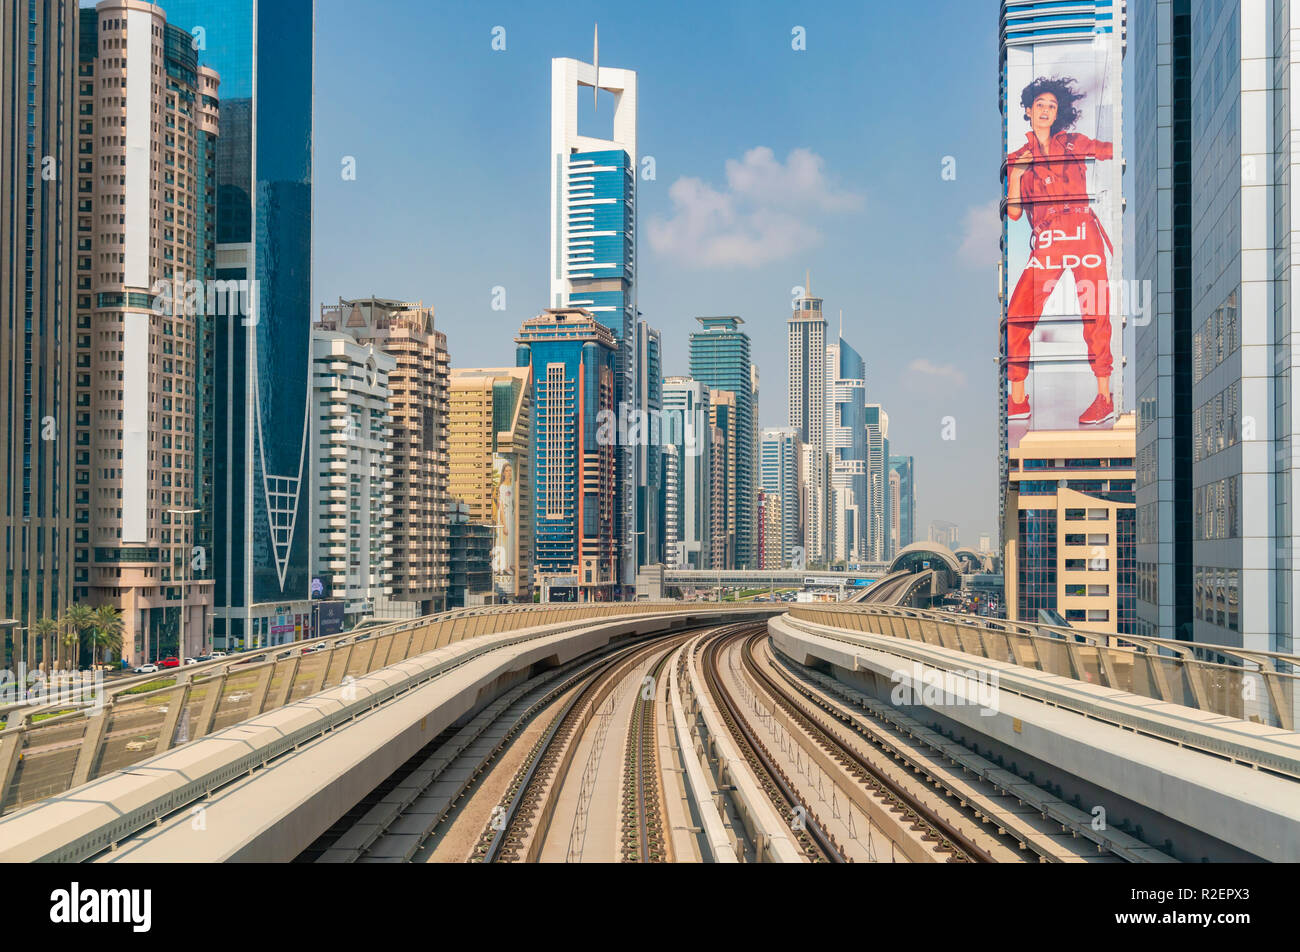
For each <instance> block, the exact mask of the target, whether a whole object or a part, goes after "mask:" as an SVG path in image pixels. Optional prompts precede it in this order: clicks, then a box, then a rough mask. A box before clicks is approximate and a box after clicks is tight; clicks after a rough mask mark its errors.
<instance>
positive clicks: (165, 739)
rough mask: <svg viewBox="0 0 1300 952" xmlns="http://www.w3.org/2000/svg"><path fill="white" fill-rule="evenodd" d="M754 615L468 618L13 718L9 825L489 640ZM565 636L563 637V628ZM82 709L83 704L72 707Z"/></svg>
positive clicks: (655, 610) (1, 750)
mask: <svg viewBox="0 0 1300 952" xmlns="http://www.w3.org/2000/svg"><path fill="white" fill-rule="evenodd" d="M702 608H707V610H708V611H710V612H714V611H721V612H727V611H730V610H748V611H750V612H752V611H753V606H743V605H742V606H734V608H733V607H729V606H726V605H713V604H709V605H707V606H705V605H702V604H691V603H681V602H669V603H648V602H611V603H607V604H583V605H512V606H497V607H485V608H477V609H460V610H457V611H452V612H445V613H443V614H440V615H432V616H428V617H426V618H421V619H415V620H413V621H407V622H402V623H399V624H395V625H386V626H383V627H376V628H371V629H368V630H366V631H364V632H363V633H360V634H356V633H353V634H348V635H344V636H336V637H332V638H324V639H314V640H309V641H303V642H293V643H291V644H287V645H280V646H277V647H275V648H271V649H264V650H257V651H253V652H249V653H248V655H249V656H251V657H252V658H253V659H257V658H261V657H266V658H267V659H268V660H264V661H257V660H254V661H253V662H252V663H249V662H248V661H246V660H242V659H241V656H238V655H235V656H232V657H229V658H226V659H222V660H221V661H219V662H209V663H205V664H204V665H201V666H193V667H190V668H175V669H171V670H170V671H165V672H161V673H160V674H157V675H152V676H150V677H149V678H141V679H135V680H136V681H142V682H144V684H142V685H139V686H146V687H147V686H148V684H149V683H153V682H157V681H169V682H174V683H168V684H167V685H165V686H160V687H159V688H157V689H156V690H150V691H146V692H141V693H127V692H126V691H119V692H118V693H116V694H114V695H113V696H111V697H101V698H98V699H96V700H95V701H94V702H87V703H82V704H79V705H75V710H71V711H69V712H67V713H61V714H57V715H56V716H52V717H49V718H48V719H47V720H42V721H40V722H39V723H29V717H28V715H27V714H26V713H24V712H23V711H22V710H21V709H18V708H11V709H10V710H9V711H8V714H7V717H8V722H7V726H6V728H5V730H4V731H3V732H0V814H3V813H8V812H11V811H13V810H15V809H18V808H20V807H22V806H25V805H27V804H29V803H34V802H36V801H38V800H43V799H46V798H48V797H51V796H55V795H57V794H60V793H63V792H64V791H66V790H69V789H71V788H73V787H77V786H80V785H81V784H83V783H86V782H87V781H89V780H93V779H95V778H96V777H99V776H102V775H104V774H106V773H110V772H111V771H114V770H120V769H122V768H124V767H129V766H131V765H132V764H135V763H138V762H140V761H142V760H146V759H148V758H150V757H153V756H155V755H156V754H160V753H162V752H164V751H167V750H170V749H172V748H173V747H176V746H179V745H180V744H184V743H187V742H189V741H192V740H196V739H198V738H200V737H203V736H205V735H207V734H211V733H213V732H214V731H219V730H222V729H224V728H226V727H229V726H231V725H232V724H237V723H239V722H240V721H244V720H247V719H248V718H250V717H255V716H257V715H259V714H262V713H265V712H267V711H271V710H274V709H276V708H278V707H281V706H282V705H285V704H289V703H292V702H294V701H297V700H300V699H301V698H304V697H308V696H310V695H312V694H316V693H318V692H320V691H323V690H326V689H328V688H332V687H337V686H338V685H340V684H343V683H344V682H346V681H347V680H348V679H355V678H358V677H361V676H362V675H365V674H369V673H370V672H372V671H376V670H378V669H379V668H383V667H386V666H388V665H392V664H397V663H398V662H401V661H405V660H407V659H408V658H413V657H416V656H418V655H421V654H423V653H425V652H428V651H433V650H434V649H436V648H442V647H444V646H446V645H449V644H454V643H456V642H459V641H463V640H465V639H468V638H473V637H476V636H478V635H490V634H499V633H502V632H508V631H516V630H522V629H526V628H535V627H539V626H562V625H568V626H569V627H582V626H584V625H587V624H592V623H595V622H599V621H603V620H606V619H615V618H620V617H623V616H628V615H649V614H654V615H662V614H669V613H678V612H691V611H694V612H699V611H700V610H701V609H702ZM561 630H562V629H561ZM69 706H73V705H69Z"/></svg>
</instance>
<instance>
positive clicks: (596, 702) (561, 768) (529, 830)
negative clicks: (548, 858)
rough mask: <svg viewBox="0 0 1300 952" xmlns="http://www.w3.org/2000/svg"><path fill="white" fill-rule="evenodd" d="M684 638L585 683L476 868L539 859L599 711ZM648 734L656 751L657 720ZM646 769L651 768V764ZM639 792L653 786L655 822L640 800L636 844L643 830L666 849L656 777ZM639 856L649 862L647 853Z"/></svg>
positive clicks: (532, 763) (527, 765)
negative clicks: (628, 679)
mask: <svg viewBox="0 0 1300 952" xmlns="http://www.w3.org/2000/svg"><path fill="white" fill-rule="evenodd" d="M686 637H687V634H686V633H682V634H679V635H677V636H674V637H673V638H670V639H660V640H658V641H656V642H654V643H652V644H649V645H638V646H635V647H632V648H628V649H624V650H623V651H622V652H619V653H618V654H617V655H616V656H615V657H613V658H610V659H609V660H607V661H606V662H605V663H604V664H602V665H601V666H600V669H599V670H598V671H596V672H594V673H592V674H591V675H589V676H588V677H587V679H586V682H585V684H584V685H583V686H582V688H581V690H579V691H578V692H576V693H575V694H574V695H573V696H572V697H571V698H570V699H569V700H568V701H567V702H566V703H565V704H564V707H563V709H562V710H560V711H559V712H558V713H557V714H556V715H555V716H554V718H553V719H552V721H551V723H550V725H549V727H548V728H547V730H546V732H545V733H544V734H543V735H542V736H541V737H540V738H539V739H538V740H537V742H536V743H535V744H534V746H533V749H532V750H531V751H530V752H529V753H528V755H527V757H526V758H525V760H524V763H523V764H522V765H521V766H520V767H519V769H518V770H517V771H516V773H515V776H514V778H513V779H512V780H511V783H510V785H509V787H508V788H507V790H506V795H505V797H504V798H503V803H502V804H501V806H500V808H499V811H498V812H496V814H495V815H494V816H493V818H492V820H491V821H490V822H489V823H488V825H487V828H486V829H484V831H483V833H482V835H481V836H480V838H479V842H478V844H477V846H475V848H474V853H473V856H472V857H471V861H472V862H485V863H495V862H531V861H534V860H536V859H537V857H538V855H539V854H540V850H541V844H542V842H543V840H544V838H545V836H546V833H547V830H548V828H549V825H550V820H551V817H552V815H553V813H554V809H555V802H556V796H557V794H558V792H559V788H560V785H561V783H562V781H563V779H564V777H565V774H566V773H567V771H568V767H569V764H570V763H571V761H572V758H573V756H574V751H575V748H576V746H577V741H578V740H579V739H580V738H581V736H582V732H583V730H584V729H585V728H586V725H587V723H588V722H589V721H590V720H591V718H592V716H593V714H594V713H595V711H596V710H597V708H599V707H600V705H601V703H602V702H603V701H604V700H605V698H606V697H607V696H608V695H609V694H610V692H611V691H612V690H613V689H614V687H615V686H616V685H617V684H618V683H619V681H620V680H621V679H622V678H624V677H625V676H626V675H627V673H628V671H629V670H630V669H632V668H634V667H636V666H637V665H638V664H640V663H642V662H644V661H645V660H646V658H647V656H650V655H653V654H654V653H655V652H659V651H663V652H665V653H667V652H668V651H670V650H671V649H672V648H674V647H676V646H677V645H678V644H680V643H681V642H682V641H684V640H685V639H686ZM650 730H651V732H652V733H651V741H650V743H651V746H653V719H651V720H650ZM648 763H649V765H653V760H650V761H648ZM638 786H639V787H640V790H641V792H643V793H644V792H645V791H646V789H647V788H649V787H651V786H653V787H654V788H655V793H654V799H653V801H652V802H653V803H654V810H655V813H656V816H653V817H649V818H648V819H647V817H646V814H645V813H644V812H643V810H642V809H641V808H640V805H639V804H640V800H639V799H637V804H638V806H637V808H636V809H635V811H634V812H635V813H636V814H637V819H636V821H635V824H634V825H635V827H636V829H637V831H638V837H637V840H638V843H640V842H641V835H642V834H641V832H640V831H641V830H642V829H644V835H645V837H646V838H647V839H646V842H647V843H648V842H649V839H650V837H651V836H652V835H654V834H657V841H658V842H659V843H660V844H662V842H663V827H662V819H660V818H661V817H662V807H661V805H660V804H661V795H660V794H659V792H658V779H657V776H656V777H655V778H653V779H650V778H649V777H648V772H647V776H646V779H644V780H643V781H642V780H639V781H638ZM639 855H645V856H647V857H649V855H650V850H649V848H646V849H645V850H644V852H641V853H640V854H639Z"/></svg>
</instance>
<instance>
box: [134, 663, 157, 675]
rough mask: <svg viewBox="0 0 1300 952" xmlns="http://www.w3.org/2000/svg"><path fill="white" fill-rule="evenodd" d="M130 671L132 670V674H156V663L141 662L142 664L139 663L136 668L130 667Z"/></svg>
mask: <svg viewBox="0 0 1300 952" xmlns="http://www.w3.org/2000/svg"><path fill="white" fill-rule="evenodd" d="M131 672H132V673H133V674H157V673H158V665H156V664H142V665H140V667H138V668H132V669H131Z"/></svg>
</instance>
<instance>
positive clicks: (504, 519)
mask: <svg viewBox="0 0 1300 952" xmlns="http://www.w3.org/2000/svg"><path fill="white" fill-rule="evenodd" d="M492 472H493V491H492V522H493V524H494V525H495V526H496V540H495V542H493V545H492V579H493V582H494V584H495V586H496V590H497V594H499V595H514V594H515V592H516V591H518V587H517V584H516V583H517V577H516V576H517V573H518V570H519V567H518V565H517V564H516V563H517V558H518V554H519V506H518V497H519V493H518V487H517V486H516V482H517V475H516V472H517V471H516V467H515V463H514V459H513V457H511V456H509V455H506V454H502V453H497V454H495V455H494V456H493V457H492Z"/></svg>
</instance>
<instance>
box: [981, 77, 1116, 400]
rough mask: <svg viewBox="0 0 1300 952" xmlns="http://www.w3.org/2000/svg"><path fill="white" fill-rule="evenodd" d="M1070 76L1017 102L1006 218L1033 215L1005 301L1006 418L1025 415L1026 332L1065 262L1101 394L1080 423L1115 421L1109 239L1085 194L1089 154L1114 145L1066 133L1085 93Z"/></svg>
mask: <svg viewBox="0 0 1300 952" xmlns="http://www.w3.org/2000/svg"><path fill="white" fill-rule="evenodd" d="M1073 83H1074V80H1072V79H1047V78H1044V77H1039V78H1038V79H1035V80H1034V81H1033V82H1032V83H1030V84H1029V85H1028V86H1026V87H1025V89H1024V92H1022V93H1021V96H1020V104H1021V105H1022V106H1023V107H1024V108H1025V118H1026V119H1028V120H1029V124H1030V131H1029V132H1028V133H1027V134H1026V140H1027V141H1026V143H1025V145H1024V146H1022V147H1021V148H1019V149H1017V150H1016V151H1015V152H1012V153H1011V154H1010V155H1009V156H1007V217H1008V218H1009V219H1011V220H1012V221H1018V220H1019V219H1020V216H1021V215H1022V214H1025V213H1028V215H1029V231H1030V241H1029V246H1030V253H1029V263H1028V264H1027V265H1026V267H1025V270H1024V271H1023V272H1021V275H1020V280H1019V281H1018V282H1017V283H1016V289H1015V291H1014V292H1013V293H1012V295H1011V300H1010V302H1009V303H1008V305H1007V379H1008V381H1010V384H1011V393H1010V394H1009V395H1008V397H1007V419H1008V420H1027V419H1028V418H1029V415H1030V408H1029V398H1028V397H1027V396H1026V395H1025V378H1026V377H1028V376H1029V337H1030V335H1031V334H1032V333H1033V332H1034V327H1035V326H1036V325H1037V324H1038V319H1039V318H1040V317H1041V316H1042V314H1043V307H1044V305H1045V304H1046V303H1047V299H1048V298H1049V297H1050V296H1051V294H1052V290H1053V288H1055V287H1056V283H1057V282H1058V281H1059V280H1060V279H1061V276H1062V275H1063V274H1064V273H1065V270H1066V269H1067V268H1068V269H1070V271H1072V272H1073V274H1074V280H1075V290H1076V294H1077V296H1078V298H1079V313H1080V314H1081V315H1082V317H1083V337H1084V340H1085V342H1086V343H1087V346H1088V363H1089V364H1090V365H1091V367H1092V372H1093V373H1094V374H1095V375H1096V377H1097V398H1096V399H1095V400H1094V401H1093V402H1092V405H1091V406H1089V407H1088V409H1086V410H1085V411H1084V412H1083V414H1082V415H1081V416H1080V417H1079V423H1080V424H1082V425H1085V426H1087V425H1097V424H1101V423H1105V422H1107V421H1109V420H1112V419H1113V418H1114V416H1115V406H1114V403H1113V402H1112V400H1111V395H1110V374H1111V369H1112V366H1113V363H1112V358H1111V352H1110V286H1109V282H1108V279H1107V272H1106V255H1107V253H1108V252H1109V250H1110V238H1109V237H1108V236H1107V235H1106V231H1105V229H1103V228H1102V226H1101V222H1100V221H1099V220H1098V219H1097V216H1096V215H1095V214H1094V213H1093V211H1092V204H1091V202H1090V201H1089V198H1088V170H1087V162H1086V160H1088V159H1109V158H1111V157H1112V154H1113V147H1112V144H1111V143H1109V142H1098V141H1096V140H1095V139H1089V138H1088V137H1087V136H1085V135H1081V134H1079V133H1077V132H1067V131H1066V130H1067V129H1069V128H1070V127H1071V126H1073V125H1074V124H1075V122H1076V121H1077V120H1078V118H1079V111H1078V109H1076V108H1075V103H1076V102H1077V101H1078V100H1079V99H1081V98H1082V94H1081V93H1077V92H1075V90H1074V89H1073Z"/></svg>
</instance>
